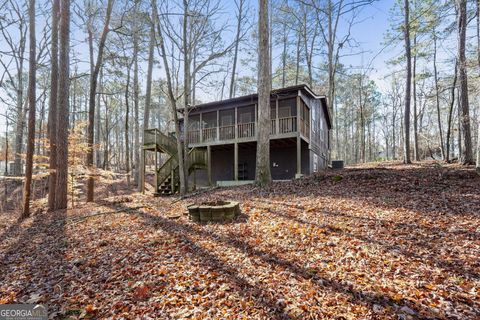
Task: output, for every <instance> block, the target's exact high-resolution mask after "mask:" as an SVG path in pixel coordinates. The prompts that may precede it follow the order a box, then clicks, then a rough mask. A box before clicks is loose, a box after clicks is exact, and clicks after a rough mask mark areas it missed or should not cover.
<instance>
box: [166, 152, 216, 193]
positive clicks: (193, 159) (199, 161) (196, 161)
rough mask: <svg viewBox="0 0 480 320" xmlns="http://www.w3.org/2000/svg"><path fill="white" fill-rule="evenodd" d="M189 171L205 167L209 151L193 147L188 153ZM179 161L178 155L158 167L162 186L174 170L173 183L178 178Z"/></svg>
mask: <svg viewBox="0 0 480 320" xmlns="http://www.w3.org/2000/svg"><path fill="white" fill-rule="evenodd" d="M186 165H187V167H188V172H189V173H190V172H191V171H192V170H194V169H198V168H203V167H206V166H207V152H206V151H205V150H203V149H197V148H192V149H190V150H189V151H188V154H187V163H186ZM178 167H179V163H178V161H177V158H176V157H170V158H169V159H168V160H167V161H165V163H164V164H163V165H162V166H161V167H160V169H158V174H157V184H158V186H160V185H161V184H162V183H163V182H164V181H165V180H167V179H168V177H169V176H170V175H171V174H172V172H173V177H172V183H174V180H175V179H177V178H178Z"/></svg>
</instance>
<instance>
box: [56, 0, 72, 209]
mask: <svg viewBox="0 0 480 320" xmlns="http://www.w3.org/2000/svg"><path fill="white" fill-rule="evenodd" d="M59 36H60V52H59V59H58V66H59V72H58V105H57V108H58V112H57V138H56V142H57V181H56V185H55V209H66V208H67V195H68V192H67V191H68V110H69V97H70V59H69V51H70V0H62V2H61V7H60V29H59Z"/></svg>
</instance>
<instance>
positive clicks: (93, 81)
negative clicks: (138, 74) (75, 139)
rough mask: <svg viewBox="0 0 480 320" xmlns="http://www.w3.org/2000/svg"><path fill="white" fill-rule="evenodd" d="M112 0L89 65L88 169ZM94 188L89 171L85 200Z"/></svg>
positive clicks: (91, 153) (91, 164)
mask: <svg viewBox="0 0 480 320" xmlns="http://www.w3.org/2000/svg"><path fill="white" fill-rule="evenodd" d="M113 2H114V0H108V3H107V11H106V14H105V23H104V25H103V31H102V34H101V36H100V42H99V44H98V52H97V59H96V62H95V65H94V66H91V67H90V68H91V71H92V73H91V75H90V91H89V99H88V101H89V103H88V129H87V142H88V151H87V166H88V167H89V170H90V171H92V170H93V142H94V128H95V95H96V93H97V82H98V74H99V73H100V68H101V67H102V62H103V52H104V50H105V43H106V41H107V35H108V32H109V31H110V26H109V24H110V18H111V15H112V8H113ZM94 188H95V179H94V177H93V173H92V172H90V173H89V177H88V182H87V202H90V201H93V196H94Z"/></svg>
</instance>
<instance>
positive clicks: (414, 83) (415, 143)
mask: <svg viewBox="0 0 480 320" xmlns="http://www.w3.org/2000/svg"><path fill="white" fill-rule="evenodd" d="M416 47H417V33H416V32H415V35H414V36H413V48H414V50H416ZM416 76H417V53H415V54H414V55H413V72H412V89H413V92H412V94H413V158H414V159H415V161H420V155H419V150H418V117H417V79H416Z"/></svg>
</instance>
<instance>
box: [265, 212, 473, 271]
mask: <svg viewBox="0 0 480 320" xmlns="http://www.w3.org/2000/svg"><path fill="white" fill-rule="evenodd" d="M260 208H262V209H265V210H268V212H270V213H272V214H273V215H276V216H278V217H281V218H283V219H287V220H290V221H294V222H297V223H300V224H304V225H311V226H314V227H316V228H320V229H325V230H327V232H328V233H330V234H335V235H338V236H347V237H351V238H355V239H357V240H360V241H362V242H365V243H371V244H374V245H376V246H378V247H380V248H383V250H385V251H390V252H394V253H396V254H401V255H402V256H404V257H405V258H409V259H412V258H413V259H416V260H417V261H421V262H422V263H426V264H429V265H431V266H434V267H438V268H441V269H443V270H444V271H447V272H451V273H452V274H454V275H456V276H458V277H469V278H472V279H476V280H478V279H480V273H479V272H478V271H477V270H476V269H477V268H479V267H480V261H477V262H476V263H475V264H474V265H471V266H468V265H467V263H466V261H463V260H461V259H451V260H449V261H447V260H445V259H444V258H445V257H444V254H443V252H442V250H444V249H445V248H444V247H440V248H439V247H437V246H435V245H434V244H433V243H432V239H431V237H429V236H428V232H431V231H429V230H428V228H427V229H426V230H422V228H418V230H417V229H416V228H415V226H414V225H409V224H395V223H393V227H392V226H391V225H390V224H389V223H387V222H385V221H383V224H382V221H378V223H379V224H380V225H381V226H382V227H383V228H384V229H383V231H384V232H381V231H379V232H376V233H375V237H373V236H367V235H362V234H361V233H355V232H351V231H349V230H346V229H342V228H338V227H334V226H332V225H330V224H317V223H315V222H311V221H306V220H304V219H301V218H299V217H296V216H294V215H291V214H286V213H283V212H280V211H278V210H273V209H272V208H270V207H267V206H265V207H260ZM320 215H329V216H333V217H338V216H340V217H345V216H348V215H345V214H342V213H337V212H332V211H328V210H322V211H321V212H320ZM354 218H357V217H354ZM369 221H371V220H370V219H369ZM373 221H375V219H373ZM399 225H400V226H399ZM405 226H408V227H407V228H406V229H407V233H410V234H411V236H410V237H409V239H408V243H409V245H405V244H400V243H402V242H400V241H395V239H397V237H396V236H395V229H397V228H398V227H401V228H405ZM434 230H435V229H434ZM442 232H445V231H444V230H443V229H442ZM370 233H372V229H370ZM387 235H390V236H393V239H389V238H388V236H387ZM449 236H456V234H455V233H454V234H453V235H448V234H447V235H446V237H449ZM377 237H378V238H377ZM402 240H404V239H402ZM468 240H470V239H468ZM408 246H411V247H414V248H415V247H423V248H424V249H425V250H426V251H427V252H428V253H429V255H428V256H426V255H420V254H418V253H416V252H415V251H413V250H410V249H408Z"/></svg>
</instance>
